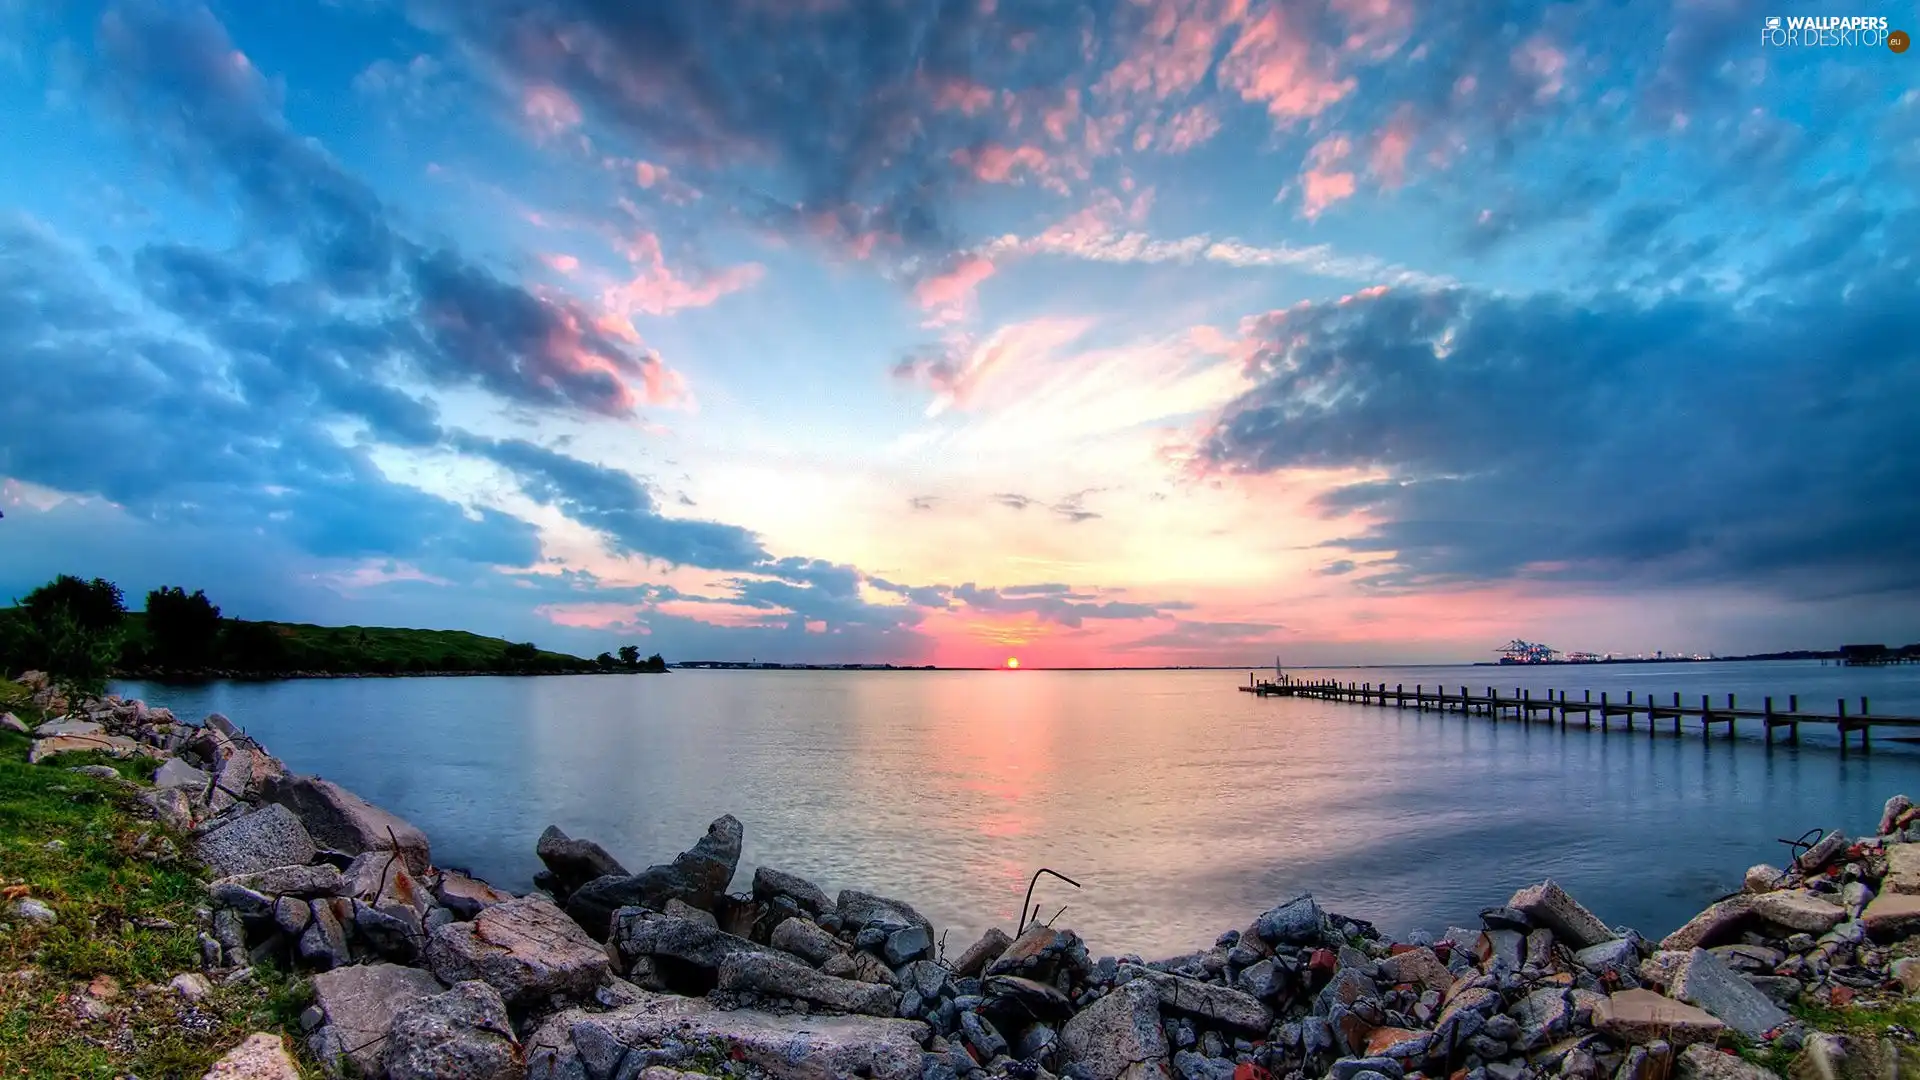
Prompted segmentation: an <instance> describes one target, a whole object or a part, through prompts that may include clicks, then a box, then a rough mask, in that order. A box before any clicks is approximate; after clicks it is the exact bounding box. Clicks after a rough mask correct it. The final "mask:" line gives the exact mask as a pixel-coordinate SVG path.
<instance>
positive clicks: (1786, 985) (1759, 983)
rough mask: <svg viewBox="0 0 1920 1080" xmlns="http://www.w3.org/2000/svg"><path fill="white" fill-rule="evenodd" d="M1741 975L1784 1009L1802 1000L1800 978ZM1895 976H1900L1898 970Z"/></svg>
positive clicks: (1897, 962)
mask: <svg viewBox="0 0 1920 1080" xmlns="http://www.w3.org/2000/svg"><path fill="white" fill-rule="evenodd" d="M1899 963H1900V961H1898V960H1896V961H1894V965H1895V966H1896V967H1898V965H1899ZM1741 977H1742V978H1744V979H1746V980H1747V982H1748V983H1749V984H1750V985H1751V986H1752V987H1753V988H1754V989H1755V990H1758V991H1760V992H1761V993H1762V994H1765V995H1767V1000H1768V1001H1771V1002H1773V1003H1774V1004H1775V1005H1778V1006H1780V1007H1781V1008H1782V1009H1785V1008H1789V1007H1791V1006H1792V1005H1793V1004H1794V1003H1795V1002H1797V1001H1799V1000H1800V980H1799V979H1796V978H1793V977H1792V976H1790V975H1743V976H1741ZM1895 977H1896V978H1898V977H1899V973H1898V972H1897V971H1896V972H1895ZM1911 992H1912V991H1909V993H1911Z"/></svg>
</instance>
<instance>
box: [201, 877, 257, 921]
mask: <svg viewBox="0 0 1920 1080" xmlns="http://www.w3.org/2000/svg"><path fill="white" fill-rule="evenodd" d="M207 899H209V900H211V901H212V902H213V906H214V907H216V908H232V909H234V910H235V911H238V912H239V913H240V914H242V915H250V916H255V917H258V916H262V915H266V914H268V913H270V912H271V911H272V910H273V900H272V899H270V898H269V897H267V896H265V895H263V894H261V893H257V892H254V891H253V890H252V889H249V888H247V887H246V886H244V885H237V884H235V883H233V882H232V881H227V880H222V881H216V882H214V883H213V884H211V885H209V886H207Z"/></svg>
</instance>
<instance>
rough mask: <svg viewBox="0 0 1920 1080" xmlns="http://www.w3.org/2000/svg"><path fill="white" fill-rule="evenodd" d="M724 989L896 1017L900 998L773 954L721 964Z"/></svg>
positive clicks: (887, 990) (731, 958)
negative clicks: (895, 1013)
mask: <svg viewBox="0 0 1920 1080" xmlns="http://www.w3.org/2000/svg"><path fill="white" fill-rule="evenodd" d="M719 986H720V989H722V990H751V991H754V992H755V993H759V994H766V995H769V996H773V997H786V998H799V999H800V1000H802V1001H808V1002H812V1003H813V1004H815V1005H821V1006H824V1007H826V1008H829V1009H835V1010H838V1011H840V1012H849V1013H864V1014H866V1015H868V1016H892V1015H894V1012H895V1011H896V1010H897V1009H898V1008H899V1004H900V995H899V994H898V993H897V992H896V991H894V990H893V989H891V988H890V987H887V986H882V985H880V984H877V983H870V982H860V981H858V980H855V979H836V978H834V977H833V976H831V975H824V974H821V973H820V972H818V971H815V970H814V969H812V968H810V967H808V966H807V965H805V964H802V963H800V962H799V961H797V960H788V959H786V958H784V957H781V956H776V955H774V954H772V953H751V952H738V953H734V954H733V955H731V956H728V957H727V958H726V959H724V960H722V961H721V962H720V971H719Z"/></svg>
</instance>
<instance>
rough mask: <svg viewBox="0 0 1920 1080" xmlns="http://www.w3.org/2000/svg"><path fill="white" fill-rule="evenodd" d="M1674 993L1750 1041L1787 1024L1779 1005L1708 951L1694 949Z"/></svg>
mask: <svg viewBox="0 0 1920 1080" xmlns="http://www.w3.org/2000/svg"><path fill="white" fill-rule="evenodd" d="M1672 991H1673V996H1674V997H1675V998H1677V999H1679V1000H1681V1001H1684V1002H1687V1003H1688V1004H1690V1005H1698V1006H1700V1008H1702V1009H1704V1010H1706V1012H1707V1013H1708V1014H1709V1015H1711V1016H1714V1017H1716V1018H1718V1019H1719V1020H1721V1021H1722V1022H1724V1023H1725V1024H1726V1025H1727V1026H1728V1027H1730V1028H1732V1029H1733V1030H1735V1031H1737V1032H1739V1033H1740V1034H1742V1035H1745V1036H1746V1037H1747V1038H1749V1039H1758V1038H1759V1037H1760V1036H1761V1035H1763V1034H1765V1033H1766V1032H1768V1031H1771V1030H1773V1029H1774V1028H1776V1027H1778V1026H1780V1025H1781V1024H1784V1023H1786V1021H1787V1014H1786V1013H1785V1012H1782V1011H1781V1010H1780V1008H1779V1006H1777V1005H1775V1004H1774V1003H1773V1002H1772V1001H1770V1000H1768V999H1767V996H1766V995H1765V994H1763V993H1761V992H1760V990H1759V989H1758V988H1756V987H1755V986H1754V985H1753V984H1752V983H1749V982H1748V981H1746V980H1745V979H1743V978H1741V977H1740V975H1739V973H1738V972H1736V971H1734V970H1733V969H1732V968H1731V967H1729V966H1727V962H1726V961H1725V960H1722V959H1721V958H1720V957H1718V956H1716V955H1714V954H1713V953H1711V952H1708V951H1707V950H1705V949H1695V950H1693V952H1692V954H1691V955H1690V956H1689V957H1688V960H1687V966H1686V968H1685V970H1684V971H1682V972H1681V974H1680V977H1679V978H1678V979H1677V980H1676V981H1675V982H1674V984H1673V987H1672Z"/></svg>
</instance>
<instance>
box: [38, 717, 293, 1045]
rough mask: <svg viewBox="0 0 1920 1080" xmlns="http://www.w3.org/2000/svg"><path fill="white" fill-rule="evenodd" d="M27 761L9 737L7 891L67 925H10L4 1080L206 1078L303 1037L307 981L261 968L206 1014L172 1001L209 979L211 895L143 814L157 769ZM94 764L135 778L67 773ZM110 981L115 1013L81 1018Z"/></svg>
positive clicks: (227, 989) (217, 998)
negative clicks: (87, 1002) (254, 1045)
mask: <svg viewBox="0 0 1920 1080" xmlns="http://www.w3.org/2000/svg"><path fill="white" fill-rule="evenodd" d="M7 692H8V691H7V688H6V687H5V686H0V699H4V696H5V695H6V694H7ZM9 707H10V708H12V711H14V712H16V713H19V714H20V716H21V719H23V720H27V721H28V722H29V723H32V722H34V721H35V720H37V719H38V716H37V715H29V714H28V713H26V712H22V711H21V710H20V708H18V707H16V706H9ZM27 748H28V740H27V739H26V738H24V737H22V736H19V735H15V734H11V733H0V887H7V886H12V887H15V888H16V889H17V888H18V887H22V886H24V887H25V889H26V890H28V894H29V895H31V896H32V897H33V898H34V899H36V900H39V901H41V902H42V903H45V904H47V905H48V906H49V907H51V908H52V909H53V910H54V912H55V913H56V914H57V915H58V916H59V921H58V922H57V923H55V924H54V925H52V926H36V925H33V924H30V923H27V922H26V921H24V920H21V919H18V918H14V917H12V916H11V915H0V921H4V922H6V923H7V924H9V926H8V929H7V930H6V931H4V932H0V1063H4V1064H3V1065H0V1078H8V1077H16V1076H17V1077H34V1078H40V1077H47V1078H65V1077H74V1078H86V1080H94V1078H99V1080H111V1078H115V1077H121V1076H126V1075H129V1074H131V1075H134V1076H138V1077H141V1078H142V1080H158V1078H162V1077H185V1078H197V1077H199V1076H200V1075H201V1074H202V1073H204V1072H205V1071H206V1069H207V1068H208V1066H210V1065H211V1064H212V1063H213V1062H214V1061H215V1060H216V1059H217V1058H218V1057H219V1056H220V1055H221V1054H223V1053H225V1052H226V1051H227V1050H228V1049H230V1048H231V1047H233V1046H234V1045H235V1044H236V1043H238V1042H240V1041H241V1040H242V1039H244V1038H245V1037H246V1036H247V1035H248V1034H249V1033H250V1032H253V1031H297V1030H298V1027H297V1025H296V1024H295V1023H294V1019H295V1018H296V1017H297V1016H298V1014H299V1011H300V1009H301V1008H303V1007H304V1006H305V1000H304V995H305V994H306V993H307V992H308V991H307V989H306V984H305V982H304V980H296V979H293V978H291V977H290V976H288V975H285V974H282V973H279V972H275V971H272V970H270V969H267V968H257V969H255V974H254V977H253V978H252V979H250V980H246V981H243V982H240V983H237V984H235V985H231V986H220V987H216V988H215V990H214V992H213V994H212V995H211V996H210V997H208V998H207V999H206V1000H204V1001H202V1002H200V1003H199V1004H197V1005H190V1004H188V1003H187V1002H185V1001H184V1000H183V999H181V998H180V997H179V995H178V994H176V993H174V992H173V991H172V990H170V989H168V987H167V983H168V981H169V980H171V979H172V978H173V977H174V976H175V975H179V974H182V973H185V972H197V971H199V970H200V963H199V957H200V949H199V943H198V933H199V925H198V923H197V920H196V914H195V911H196V909H197V908H199V907H201V906H203V905H204V904H205V902H206V891H205V885H204V883H203V881H202V880H201V879H200V878H199V877H198V875H197V873H196V869H197V868H196V867H194V866H192V865H190V864H189V863H188V862H187V861H185V860H183V859H180V858H177V857H174V858H169V857H168V855H167V851H168V845H171V847H172V849H173V850H176V851H180V850H185V849H186V842H185V840H184V839H183V838H181V837H178V836H169V835H167V834H166V832H165V830H163V829H162V828H161V827H160V826H159V825H157V824H156V823H155V822H153V821H151V820H149V819H146V818H143V817H142V816H141V815H140V814H139V813H138V811H137V806H136V804H135V802H134V795H135V793H136V792H137V790H138V788H137V784H136V783H134V782H133V781H134V779H135V778H137V777H139V776H140V775H141V774H142V772H143V771H145V770H148V769H151V768H152V767H153V766H152V763H151V762H117V761H112V760H109V759H106V758H104V757H102V756H100V755H91V754H89V755H62V756H61V757H58V758H55V759H53V761H52V762H49V763H45V764H41V765H37V766H36V765H28V764H27V762H26V756H27ZM90 762H91V763H104V764H109V765H113V766H114V767H115V768H116V770H119V771H120V772H121V773H122V775H123V776H124V777H126V778H127V779H123V780H107V779H96V778H93V777H89V776H83V775H80V774H78V773H74V772H71V771H69V770H70V769H71V768H73V767H74V766H77V765H82V764H88V763H90ZM156 853H157V854H156ZM0 910H4V906H0ZM103 977H104V978H103ZM109 981H110V982H111V984H113V986H114V987H116V988H117V989H116V990H115V992H113V993H112V994H111V996H110V997H105V998H103V999H102V1000H103V1001H104V1002H105V1004H106V1006H107V1009H108V1011H107V1012H106V1014H105V1015H103V1016H99V1017H95V1018H85V1017H83V1016H82V1014H81V1010H80V1008H79V1005H80V1003H81V995H82V991H84V990H85V989H86V988H88V987H89V986H97V987H100V988H103V989H104V988H106V987H107V985H108V982H109ZM295 1045H296V1046H297V1042H296V1044H295ZM303 1067H304V1065H303ZM311 1075H318V1073H317V1072H315V1073H312V1074H311Z"/></svg>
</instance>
